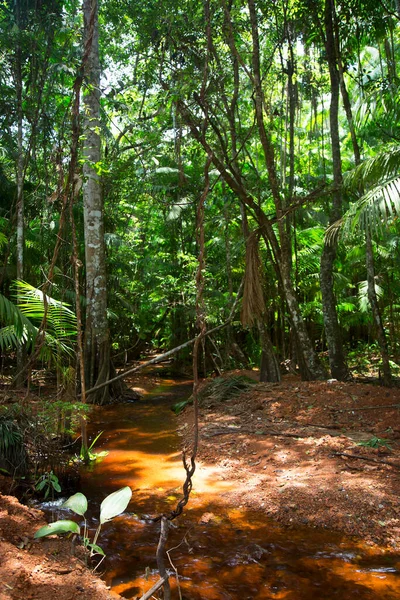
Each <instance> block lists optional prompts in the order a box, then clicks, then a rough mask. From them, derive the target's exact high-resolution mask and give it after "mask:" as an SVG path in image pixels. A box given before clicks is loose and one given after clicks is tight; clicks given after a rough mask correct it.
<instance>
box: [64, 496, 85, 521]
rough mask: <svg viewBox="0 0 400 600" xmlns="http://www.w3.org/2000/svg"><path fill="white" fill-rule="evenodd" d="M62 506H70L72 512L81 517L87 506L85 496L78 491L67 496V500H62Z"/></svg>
mask: <svg viewBox="0 0 400 600" xmlns="http://www.w3.org/2000/svg"><path fill="white" fill-rule="evenodd" d="M63 507H64V508H70V509H71V510H73V511H74V513H76V514H77V515H81V516H82V517H83V515H84V514H85V512H86V511H87V507H88V503H87V499H86V496H85V495H84V494H81V493H80V492H78V493H77V494H74V495H73V496H71V497H70V498H68V500H66V501H65V502H64V504H63Z"/></svg>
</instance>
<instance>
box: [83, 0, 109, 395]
mask: <svg viewBox="0 0 400 600" xmlns="http://www.w3.org/2000/svg"><path fill="white" fill-rule="evenodd" d="M83 16H84V43H85V46H84V47H85V53H87V60H86V62H85V84H86V89H85V90H84V93H83V102H84V108H85V120H84V148H83V154H84V158H85V162H84V165H83V173H84V186H83V202H84V225H85V261H86V329H85V378H86V387H87V388H91V387H94V386H95V385H99V384H101V383H104V382H105V381H107V380H108V379H109V378H110V367H111V365H110V342H109V329H108V322H107V281H106V262H105V245H104V223H103V198H102V190H101V182H100V177H99V175H98V173H97V170H96V169H97V167H96V165H97V164H98V163H99V162H100V160H101V139H100V133H99V132H100V61H99V39H98V34H99V33H98V6H97V0H84V3H83ZM110 394H112V391H111V390H110V389H109V386H106V387H104V388H103V389H102V390H100V391H99V392H96V393H94V394H92V395H91V396H90V401H91V402H94V403H97V404H103V403H105V402H108V401H109V399H110V398H109V395H110Z"/></svg>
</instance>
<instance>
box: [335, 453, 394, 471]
mask: <svg viewBox="0 0 400 600" xmlns="http://www.w3.org/2000/svg"><path fill="white" fill-rule="evenodd" d="M331 456H345V457H347V458H354V459H356V460H366V461H368V462H373V463H378V464H382V465H389V467H393V468H394V469H400V465H394V464H393V463H391V462H389V461H388V460H384V459H378V458H372V457H368V456H359V455H358V454H349V453H348V452H333V453H332V454H331Z"/></svg>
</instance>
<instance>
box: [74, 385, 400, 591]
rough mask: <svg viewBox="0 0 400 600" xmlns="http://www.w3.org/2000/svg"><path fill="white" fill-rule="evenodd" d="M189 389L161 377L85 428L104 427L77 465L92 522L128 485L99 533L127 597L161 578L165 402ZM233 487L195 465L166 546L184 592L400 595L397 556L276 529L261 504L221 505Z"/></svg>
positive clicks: (176, 487)
mask: <svg viewBox="0 0 400 600" xmlns="http://www.w3.org/2000/svg"><path fill="white" fill-rule="evenodd" d="M190 391H191V390H190V387H189V385H188V383H179V382H176V381H171V380H161V381H160V385H159V386H158V387H156V388H155V389H154V390H153V391H152V392H151V393H150V394H148V395H146V396H145V397H144V399H143V401H142V402H140V403H134V404H121V405H117V406H111V407H104V408H98V409H96V412H95V414H94V415H93V417H92V423H91V431H92V434H95V433H96V432H98V431H101V430H104V433H103V435H102V436H101V438H100V440H99V442H98V443H97V445H96V446H97V448H98V449H100V450H108V451H109V454H108V456H107V457H106V458H105V459H104V460H103V461H102V462H100V463H96V464H94V465H92V466H91V467H90V468H87V469H83V470H82V481H81V491H82V492H84V493H85V494H86V495H87V497H88V498H89V501H90V503H91V515H92V525H93V526H95V524H96V523H95V520H94V517H95V516H96V515H98V507H99V504H100V502H101V501H102V500H103V498H104V497H105V496H106V495H107V494H108V493H110V492H112V491H115V490H116V489H118V488H120V487H122V486H125V485H129V486H130V487H131V488H132V490H133V497H132V502H131V504H130V505H129V507H128V511H127V513H125V514H124V515H123V516H121V517H118V518H116V519H115V520H114V521H112V522H111V523H108V524H106V525H105V526H104V530H103V532H102V534H101V536H100V538H99V544H100V545H101V546H102V547H103V548H104V550H105V552H106V554H107V559H106V561H105V562H104V563H103V565H104V568H105V569H106V572H105V574H104V577H105V579H106V580H107V582H108V584H109V585H110V586H111V587H112V589H113V590H115V591H116V592H118V593H119V594H121V595H122V596H123V597H125V598H136V597H140V596H141V595H142V593H143V592H144V591H146V590H147V589H149V588H150V587H151V585H152V584H153V583H154V582H155V581H156V580H157V579H158V575H157V571H156V561H155V551H156V547H157V543H158V536H159V524H157V523H153V522H152V521H151V517H152V516H154V515H156V514H158V513H160V512H165V511H167V510H168V509H169V508H171V507H173V506H175V504H176V501H177V499H179V498H180V489H181V485H182V482H183V479H184V470H183V467H182V462H181V454H180V439H179V437H178V435H177V434H176V430H175V429H176V421H175V416H174V414H173V413H172V411H171V410H170V406H171V404H173V403H174V402H176V401H177V400H179V399H182V397H185V396H187V395H189V394H190ZM232 486H233V484H232V482H229V481H226V480H223V479H222V478H221V477H220V474H219V473H218V472H217V470H216V469H215V467H210V466H208V465H206V464H203V465H200V466H199V467H198V469H197V471H196V474H195V479H194V488H193V489H194V493H193V494H192V497H191V501H190V503H189V505H188V507H187V508H186V510H185V512H184V514H183V515H182V516H181V517H180V518H179V519H177V520H176V521H174V525H176V527H174V528H173V529H171V531H170V534H169V540H168V547H169V548H170V549H171V550H170V553H169V555H170V559H171V561H172V563H173V565H174V567H175V568H176V569H177V572H178V577H179V584H180V589H181V596H182V599H183V600H185V599H186V600H200V599H206V600H228V599H230V600H239V599H240V600H243V599H259V600H264V599H285V600H306V599H307V600H311V599H334V598H340V599H341V600H347V599H349V598H353V597H354V598H357V599H362V600H364V599H376V600H378V599H379V600H394V599H399V598H400V577H399V574H400V555H388V554H387V553H385V552H384V551H383V550H382V551H379V550H372V549H371V548H369V547H367V546H365V545H363V544H362V543H357V542H355V541H353V540H349V539H345V538H343V537H341V536H340V535H338V534H335V533H331V532H326V531H315V530H312V529H309V528H306V527H304V528H295V529H287V528H283V527H279V526H278V525H276V524H275V523H274V522H273V521H271V520H268V519H267V518H265V517H264V515H263V513H262V511H260V512H254V511H249V510H248V509H246V507H243V506H232V507H231V508H226V506H224V505H223V504H221V502H220V499H221V495H223V494H224V493H226V492H228V491H229V490H230V489H232ZM170 570H171V572H173V568H172V566H171V569H170ZM156 597H157V596H156ZM173 597H175V598H179V594H178V591H177V590H176V588H175V590H174V591H173Z"/></svg>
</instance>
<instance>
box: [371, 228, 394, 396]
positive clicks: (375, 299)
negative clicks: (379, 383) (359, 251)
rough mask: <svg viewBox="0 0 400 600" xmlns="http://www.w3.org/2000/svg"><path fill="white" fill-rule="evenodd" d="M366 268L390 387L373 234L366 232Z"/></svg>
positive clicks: (386, 380)
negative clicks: (376, 280)
mask: <svg viewBox="0 0 400 600" xmlns="http://www.w3.org/2000/svg"><path fill="white" fill-rule="evenodd" d="M365 235H366V240H365V241H366V266H367V282H368V300H369V303H370V305H371V309H372V317H373V321H374V327H375V331H376V336H377V339H378V344H379V348H380V351H381V356H382V375H383V383H384V384H385V385H388V386H390V385H391V383H392V373H391V370H390V362H389V350H388V345H387V340H386V334H385V329H384V327H383V323H382V317H381V311H380V309H379V303H378V297H377V295H376V289H375V268H374V253H373V248H372V239H371V232H370V230H369V229H367V230H366V234H365Z"/></svg>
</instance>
